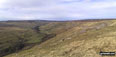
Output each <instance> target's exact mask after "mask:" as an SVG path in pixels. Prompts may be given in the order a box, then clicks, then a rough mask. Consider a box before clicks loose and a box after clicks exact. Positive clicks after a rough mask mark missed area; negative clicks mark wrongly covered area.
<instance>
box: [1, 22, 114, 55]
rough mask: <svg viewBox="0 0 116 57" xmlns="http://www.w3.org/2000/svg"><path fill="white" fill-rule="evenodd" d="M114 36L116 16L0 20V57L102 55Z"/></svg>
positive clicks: (111, 44)
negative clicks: (105, 17) (113, 18)
mask: <svg viewBox="0 0 116 57" xmlns="http://www.w3.org/2000/svg"><path fill="white" fill-rule="evenodd" d="M115 37H116V20H83V21H65V22H58V21H57V22H56V21H9V22H0V48H1V49H0V57H1V56H3V57H102V56H100V55H99V52H100V51H106V52H108V51H109V52H110V51H114V52H116V50H115V49H116V38H115Z"/></svg>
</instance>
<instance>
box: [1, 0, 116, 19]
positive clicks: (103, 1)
mask: <svg viewBox="0 0 116 57" xmlns="http://www.w3.org/2000/svg"><path fill="white" fill-rule="evenodd" d="M90 18H95V19H96V18H116V0H0V20H35V19H37V20H78V19H90Z"/></svg>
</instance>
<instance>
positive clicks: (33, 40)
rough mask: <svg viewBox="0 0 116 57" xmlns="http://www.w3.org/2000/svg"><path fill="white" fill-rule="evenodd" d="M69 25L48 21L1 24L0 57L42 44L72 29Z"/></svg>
mask: <svg viewBox="0 0 116 57" xmlns="http://www.w3.org/2000/svg"><path fill="white" fill-rule="evenodd" d="M51 24H52V25H51ZM67 24H71V23H70V22H63V23H60V22H48V21H36V22H35V21H33V22H32V21H31V22H30V21H20V22H17V21H10V22H0V48H1V49H0V57H1V56H2V55H6V54H10V53H12V52H16V51H18V50H20V49H22V48H23V49H27V48H29V47H28V46H30V47H31V46H33V45H35V44H40V43H41V42H43V41H45V40H48V39H49V38H51V37H53V36H55V35H56V34H58V33H61V32H64V31H66V29H70V28H72V25H67ZM64 25H67V26H64ZM74 26H75V25H74ZM74 26H73V27H74ZM58 27H60V28H58ZM23 45H24V46H23ZM26 46H27V47H26Z"/></svg>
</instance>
